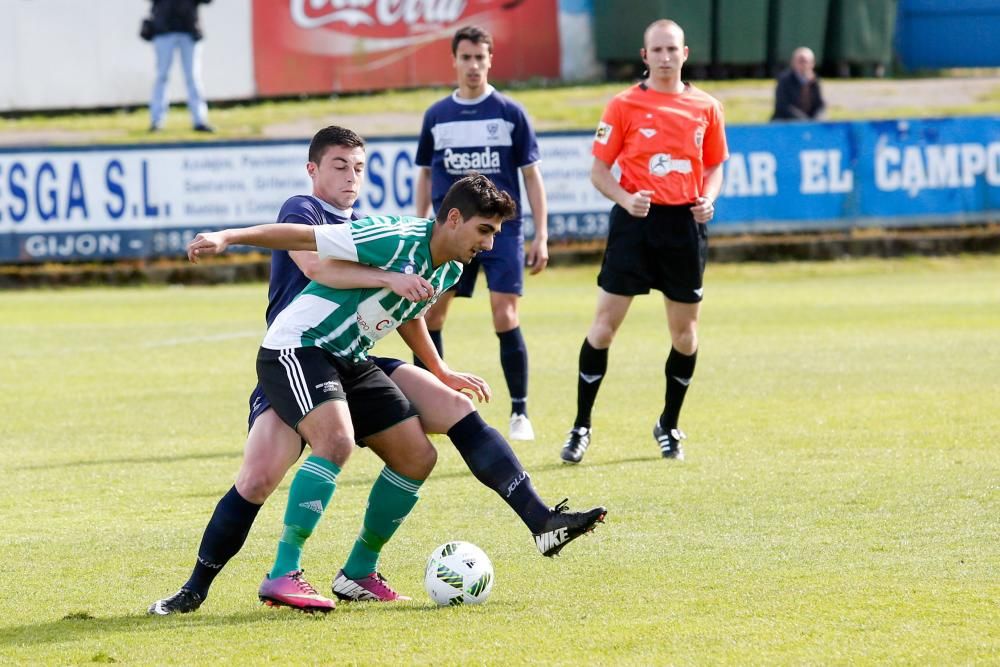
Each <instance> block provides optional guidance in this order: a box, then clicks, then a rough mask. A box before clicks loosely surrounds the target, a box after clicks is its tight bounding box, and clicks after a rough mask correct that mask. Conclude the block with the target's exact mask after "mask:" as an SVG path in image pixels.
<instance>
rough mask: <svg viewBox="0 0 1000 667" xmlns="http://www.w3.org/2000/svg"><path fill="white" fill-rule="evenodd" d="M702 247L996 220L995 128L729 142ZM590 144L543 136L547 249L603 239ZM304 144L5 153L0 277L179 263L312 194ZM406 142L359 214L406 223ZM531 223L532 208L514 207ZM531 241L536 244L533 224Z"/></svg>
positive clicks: (388, 158) (797, 132)
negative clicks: (59, 268) (788, 235)
mask: <svg viewBox="0 0 1000 667" xmlns="http://www.w3.org/2000/svg"><path fill="white" fill-rule="evenodd" d="M727 135H728V138H729V148H730V153H731V156H730V159H729V160H728V161H727V162H726V163H725V168H724V174H725V185H724V188H723V193H722V196H721V197H720V198H719V201H718V203H717V205H716V210H717V213H716V218H715V220H713V221H712V223H711V225H712V230H713V232H712V233H713V234H715V235H721V234H734V233H743V232H774V231H808V230H814V229H848V228H852V227H860V226H881V227H892V226H917V225H928V224H934V225H946V224H961V223H968V222H981V221H989V220H996V219H998V218H1000V123H998V122H997V119H996V118H994V117H984V118H961V119H941V120H897V121H873V122H858V123H794V124H784V125H778V124H772V125H764V126H731V127H729V128H728V129H727ZM591 140H592V134H591V133H590V132H568V133H543V134H541V135H540V136H539V148H540V150H541V156H542V162H541V169H542V175H543V177H544V181H545V189H546V193H547V197H548V210H549V235H550V240H551V242H552V243H560V242H567V241H574V240H592V239H602V238H604V237H605V235H606V234H607V225H608V212H609V210H610V208H611V203H610V202H609V201H607V200H606V199H605V198H604V197H603V196H601V195H600V194H599V193H598V192H597V191H596V190H595V189H594V187H593V186H592V185H591V183H590V167H591V164H592V158H591V155H590V149H591ZM308 145H309V144H308V141H306V140H302V141H262V142H229V143H210V144H170V145H142V146H103V147H93V148H67V149H19V148H13V149H3V150H0V262H3V263H17V262H49V261H77V260H109V259H125V258H144V257H155V256H181V255H182V254H183V252H184V248H185V246H186V244H187V242H188V241H189V240H190V239H191V237H192V236H194V234H195V233H197V232H198V231H202V230H206V229H219V228H222V227H235V226H244V225H253V224H260V223H265V222H274V220H275V216H276V215H277V213H278V210H279V209H280V207H281V204H282V203H283V202H284V201H285V199H287V198H288V197H290V196H292V195H296V194H309V193H310V192H311V190H312V183H311V181H310V179H309V177H308V175H307V173H306V168H305V164H306V159H307V157H306V156H307V152H308ZM415 151H416V138H415V137H396V138H384V139H374V140H371V141H369V142H368V145H367V150H366V157H367V165H366V174H365V179H366V180H365V183H364V185H363V187H362V190H361V198H360V199H359V200H358V203H357V207H358V209H359V211H360V212H361V213H362V214H364V215H368V214H404V215H410V214H412V213H413V212H414V209H413V207H414V197H415V193H414V188H415V185H416V167H415V166H414V163H413V161H414V153H415ZM522 206H523V209H524V210H525V211H528V210H530V209H529V207H528V206H527V202H523V203H522ZM525 222H526V227H525V230H526V233H527V234H528V235H529V236H530V235H531V233H532V229H531V225H530V216H527V219H526V221H525Z"/></svg>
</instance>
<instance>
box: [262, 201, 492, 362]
mask: <svg viewBox="0 0 1000 667" xmlns="http://www.w3.org/2000/svg"><path fill="white" fill-rule="evenodd" d="M434 225H435V222H434V221H433V220H425V219H421V218H409V217H395V216H380V217H373V218H365V219H362V220H357V221H353V222H351V223H348V224H343V225H325V226H322V227H314V228H307V229H310V230H312V229H315V234H316V246H317V248H318V250H319V254H320V256H321V257H331V258H335V259H346V260H350V261H354V262H359V263H361V264H367V265H370V266H375V267H378V268H380V269H384V270H387V271H394V272H399V273H407V274H415V275H418V276H421V277H422V278H425V279H426V280H427V281H428V282H429V283H430V284H431V286H432V287H433V292H432V293H428V294H426V295H423V296H425V297H426V298H424V299H423V300H422V301H419V302H416V303H414V302H412V301H409V300H407V299H405V298H403V297H401V296H398V295H397V294H395V293H393V291H392V290H390V289H388V288H384V289H379V290H376V289H354V290H335V289H331V288H329V287H326V286H324V285H321V284H319V283H316V282H313V283H310V284H309V286H307V287H306V288H305V290H303V291H302V292H301V294H300V295H299V296H298V298H297V299H296V300H295V301H293V302H292V303H291V304H289V306H288V307H287V308H286V309H285V310H283V311H282V312H281V314H280V315H278V317H277V319H276V320H275V321H274V323H273V324H272V325H271V327H270V328H269V329H268V332H267V336H266V337H265V338H264V342H263V344H262V345H263V347H266V348H270V349H281V348H286V347H310V346H319V347H322V348H323V349H325V350H327V351H328V352H330V353H331V354H333V355H334V356H337V357H345V358H350V359H352V360H354V361H361V360H363V359H365V358H366V356H367V352H368V350H369V349H371V347H372V346H373V345H374V344H375V341H377V340H378V339H380V338H382V337H383V336H385V335H386V334H388V333H390V332H392V331H393V330H395V329H396V328H397V327H398V326H399V325H400V324H401V323H403V322H407V321H409V320H412V319H414V318H417V317H420V316H421V315H422V314H423V313H424V311H425V310H427V308H428V307H430V305H431V304H432V303H433V302H434V301H436V300H437V295H439V294H441V293H443V292H444V291H445V290H447V289H448V288H449V287H451V286H452V285H454V284H455V283H456V282H457V281H458V278H459V276H461V275H462V265H461V263H459V262H458V261H455V260H450V261H446V262H444V263H442V264H439V265H438V266H434V264H433V258H432V256H431V240H432V237H433V229H434ZM282 227H284V226H282ZM484 231H485V230H484ZM487 235H489V236H490V239H489V240H490V242H491V241H492V238H491V234H490V233H489V232H487ZM482 243H483V244H484V245H485V244H486V240H485V239H484V240H483V241H482ZM387 257H388V258H389V259H388V260H386V259H385V258H387Z"/></svg>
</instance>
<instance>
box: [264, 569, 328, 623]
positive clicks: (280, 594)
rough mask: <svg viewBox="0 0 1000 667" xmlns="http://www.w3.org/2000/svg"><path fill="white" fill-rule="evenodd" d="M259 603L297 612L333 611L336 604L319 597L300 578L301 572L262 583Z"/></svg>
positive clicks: (265, 580)
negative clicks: (289, 608)
mask: <svg viewBox="0 0 1000 667" xmlns="http://www.w3.org/2000/svg"><path fill="white" fill-rule="evenodd" d="M257 596H258V597H259V598H260V601H261V602H263V603H264V604H266V605H267V606H269V607H291V608H292V609H298V610H299V611H307V612H314V611H318V612H322V613H326V612H329V611H333V608H334V607H335V606H336V604H337V603H336V602H334V601H333V600H331V599H330V598H325V597H323V596H322V595H320V594H319V593H318V592H317V591H316V589H315V588H313V587H312V585H311V584H310V583H309V582H308V581H306V580H305V579H304V578H303V577H302V570H296V571H295V572H289V573H288V574H286V575H284V576H281V577H275V578H274V579H271V578H270V577H269V576H265V577H264V581H263V582H262V583H261V585H260V589H259V590H258V591H257Z"/></svg>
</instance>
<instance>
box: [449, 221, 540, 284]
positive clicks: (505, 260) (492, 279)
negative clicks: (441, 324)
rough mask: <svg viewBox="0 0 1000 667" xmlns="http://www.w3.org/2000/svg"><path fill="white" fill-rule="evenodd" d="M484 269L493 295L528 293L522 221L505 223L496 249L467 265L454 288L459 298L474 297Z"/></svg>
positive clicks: (476, 257) (495, 240)
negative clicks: (499, 293) (473, 293)
mask: <svg viewBox="0 0 1000 667" xmlns="http://www.w3.org/2000/svg"><path fill="white" fill-rule="evenodd" d="M508 225H510V226H508ZM480 266H482V267H483V270H484V271H485V272H486V286H487V287H488V288H489V290H490V291H491V292H502V293H504V294H516V295H518V296H521V295H522V294H524V235H523V234H521V223H520V222H517V223H514V224H511V223H504V226H503V228H502V230H501V231H500V233H499V234H497V235H496V236H495V237H494V238H493V249H492V250H488V251H486V252H481V253H479V254H478V255H476V256H475V258H474V259H473V260H472V261H471V262H470V263H468V264H466V266H465V268H464V269H463V270H462V277H461V278H459V279H458V283H456V284H455V287H454V288H453V289H454V290H455V296H472V292H473V291H474V290H475V288H476V278H477V277H478V276H479V267H480Z"/></svg>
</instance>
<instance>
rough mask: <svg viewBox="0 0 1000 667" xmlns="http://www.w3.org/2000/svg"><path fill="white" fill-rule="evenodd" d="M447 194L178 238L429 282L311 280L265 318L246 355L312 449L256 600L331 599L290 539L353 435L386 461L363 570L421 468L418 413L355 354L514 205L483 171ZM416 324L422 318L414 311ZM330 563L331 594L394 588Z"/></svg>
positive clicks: (210, 247)
mask: <svg viewBox="0 0 1000 667" xmlns="http://www.w3.org/2000/svg"><path fill="white" fill-rule="evenodd" d="M450 194H451V195H452V196H451V200H450V206H449V207H448V208H446V209H444V210H443V211H442V213H441V214H440V215H439V218H438V219H437V220H425V219H419V218H403V217H388V218H385V217H383V218H369V219H365V220H360V221H352V222H347V223H344V224H341V225H321V226H309V225H296V224H287V223H285V224H274V225H260V226H258V227H252V228H247V229H239V230H224V231H222V232H214V233H207V234H200V235H198V236H197V237H196V238H195V240H194V241H192V243H191V244H190V245H189V249H188V254H189V257H190V258H191V259H192V260H193V261H194V260H196V259H197V258H198V257H199V256H202V255H206V254H214V253H218V252H222V251H223V250H225V248H226V247H228V245H231V244H250V245H259V246H262V247H269V248H277V249H287V250H318V252H319V254H320V256H321V257H329V258H335V259H341V260H350V261H354V262H360V263H363V264H367V265H370V266H375V267H379V268H383V269H386V270H391V271H399V272H404V273H407V272H412V273H413V274H416V275H419V276H421V277H423V278H424V279H426V280H427V281H428V283H429V284H430V285H431V287H432V288H433V290H432V291H429V292H427V293H426V294H421V295H420V296H421V297H423V300H421V301H417V302H415V303H414V302H411V301H409V300H406V299H403V298H402V297H399V296H397V295H396V294H395V293H393V292H390V291H388V290H379V289H374V288H369V289H346V290H345V289H341V290H336V289H331V288H328V287H324V286H321V285H319V284H317V283H311V284H310V285H309V286H308V287H307V288H306V289H305V290H303V292H302V293H301V294H300V295H299V296H298V297H297V298H296V299H295V300H294V301H293V302H292V303H291V304H289V306H288V307H286V308H285V309H284V310H283V311H282V312H281V314H280V315H279V316H278V317H277V318H276V319H275V321H274V322H273V323H272V325H271V326H270V327H269V329H268V333H267V335H266V337H265V340H264V343H263V344H262V346H261V350H260V352H259V354H258V359H257V373H258V379H259V381H260V386H261V388H262V389H263V391H264V393H265V394H266V395H267V398H268V400H269V401H270V402H271V404H272V406H273V407H274V409H275V411H276V412H277V414H278V415H279V416H280V417H281V419H282V420H283V421H284V422H285V423H287V424H288V425H289V426H292V427H293V428H295V429H296V430H297V431H298V432H299V434H300V435H301V436H302V437H303V438H304V439H305V440H306V441H308V442H309V444H310V445H311V447H312V450H313V453H312V456H310V457H309V458H308V459H307V460H306V461H305V463H303V465H302V467H301V468H300V469H299V471H298V472H297V473H296V475H295V477H294V479H293V481H292V488H291V489H290V492H289V499H288V506H287V508H286V514H285V529H284V532H283V535H282V538H281V541H280V542H279V545H278V556H277V559H276V562H275V564H274V566H273V567H272V569H271V572H270V574H269V575H268V577H266V578H265V580H264V582H263V583H262V585H261V589H260V592H259V595H260V597H261V599H262V600H264V601H265V602H268V603H271V604H278V605H287V606H292V607H296V608H299V609H305V610H318V611H328V610H329V609H330V608H332V606H333V603H332V601H331V600H327V599H326V598H324V597H322V596H320V595H319V594H318V593H316V591H315V589H314V588H312V586H310V585H309V584H308V583H307V582H305V580H304V579H303V578H302V573H301V567H300V565H299V564H300V561H301V553H302V547H303V545H304V543H305V541H306V539H307V538H308V537H309V536H310V535H311V534H312V531H313V529H314V528H315V527H316V525H317V524H318V522H319V519H320V517H321V516H322V514H323V512H324V511H325V508H326V506H327V505H328V503H329V502H330V499H331V498H332V496H333V492H334V489H335V488H336V478H337V475H338V474H339V472H340V470H341V468H342V466H343V465H344V464H346V462H347V459H348V457H349V456H350V453H351V450H352V448H353V445H354V443H355V442H356V441H357V442H359V443H363V444H365V445H367V446H368V447H370V448H371V449H372V450H373V451H374V452H375V453H376V454H378V455H379V457H380V458H382V459H383V460H384V461H385V462H386V469H387V470H388V471H389V472H391V474H390V475H384V477H385V480H384V483H381V485H380V483H379V482H383V480H382V478H380V480H379V482H377V483H376V486H375V487H373V490H372V496H371V497H370V498H369V503H368V505H369V507H368V510H367V512H366V517H365V523H364V527H363V529H362V535H361V536H360V538H359V541H361V542H363V543H364V546H365V549H361V550H359V555H357V556H356V555H355V553H354V552H352V556H351V558H352V559H353V558H368V559H370V560H369V562H368V563H365V564H364V565H365V566H367V567H370V568H371V570H372V571H374V566H375V564H376V563H377V559H378V555H379V553H380V552H381V549H382V547H383V546H384V544H385V543H386V542H387V541H388V540H389V539H390V538H391V537H392V534H393V533H394V532H395V530H396V529H397V528H398V526H399V524H401V523H402V521H403V520H404V519H405V518H406V516H407V515H408V514H409V512H410V511H411V510H412V508H413V506H414V505H415V503H416V500H417V492H418V491H419V488H420V485H421V484H422V483H423V481H424V480H425V479H426V478H427V476H428V475H429V474H430V471H431V470H432V469H433V466H434V462H435V460H436V455H437V454H436V452H435V450H434V448H433V446H432V445H431V444H430V442H429V441H428V440H427V437H426V435H424V433H423V430H422V428H421V427H420V423H419V422H418V421H417V420H414V419H412V417H414V416H416V411H415V410H414V409H413V407H412V406H411V405H410V403H409V402H408V401H407V400H406V398H405V396H403V394H402V393H401V392H400V391H399V389H398V388H396V386H395V385H394V384H393V383H392V381H391V380H389V378H388V377H386V376H385V374H384V373H383V372H382V371H381V370H380V369H379V368H378V367H377V366H375V365H374V363H372V362H371V361H370V360H368V359H367V352H368V350H369V349H370V348H371V346H372V345H373V344H374V343H375V341H376V340H378V339H379V338H381V337H382V336H384V335H385V334H387V333H388V332H389V331H392V330H393V329H396V328H397V327H399V326H401V325H402V326H406V325H407V323H409V322H412V321H413V320H415V319H416V318H418V317H419V316H420V314H421V313H422V312H423V311H424V310H425V309H426V308H427V307H428V306H429V305H430V304H431V303H433V301H434V300H435V299H436V297H437V295H438V294H440V293H441V291H443V290H445V289H447V288H448V287H450V286H451V285H453V284H454V283H455V281H457V280H458V277H459V276H460V275H461V263H463V262H469V261H470V260H471V259H472V258H473V257H474V256H475V254H476V253H477V252H479V251H481V250H486V249H489V248H490V247H492V243H493V237H494V235H495V234H496V233H497V232H499V230H500V226H501V223H502V221H503V220H505V219H507V218H509V217H510V216H511V215H513V213H514V211H515V206H514V202H513V200H512V199H511V198H510V196H509V195H507V194H505V193H502V192H500V191H498V190H497V189H496V188H495V186H493V184H492V183H491V182H490V181H489V180H488V179H486V178H485V177H483V176H478V175H475V176H470V177H467V178H465V179H462V180H461V181H459V182H458V183H456V185H455V187H454V188H453V192H452V193H450ZM446 203H449V202H448V201H447V198H446ZM417 324H420V325H421V326H422V320H420V321H419V322H417ZM523 477H524V479H525V480H526V476H523ZM521 481H522V480H521V479H520V478H519V479H518V480H517V483H521ZM545 520H546V519H545V518H544V517H543V518H542V519H540V524H541V523H544V522H545ZM351 564H352V563H351V560H350V559H349V563H348V565H351ZM355 565H357V564H355ZM359 567H360V566H359ZM367 567H366V568H365V569H367ZM346 568H347V565H345V569H346ZM341 574H343V573H341ZM341 574H338V577H337V580H336V581H335V582H334V590H335V592H336V593H337V594H338V596H341V597H345V598H348V599H377V600H394V599H398V598H399V596H398V594H396V592H395V591H393V590H392V589H391V588H389V586H388V585H387V584H386V583H385V581H384V580H383V579H382V578H381V577H380V576H378V575H377V572H376V574H375V575H373V576H372V577H369V578H366V579H364V580H352V579H347V578H346V577H342V576H341ZM338 585H340V588H339V589H338Z"/></svg>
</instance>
